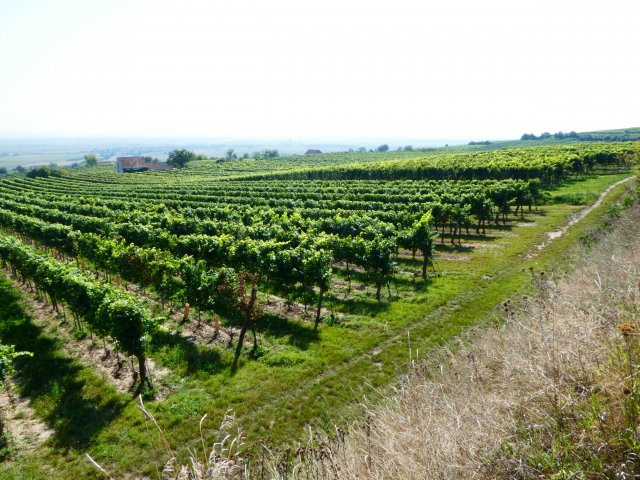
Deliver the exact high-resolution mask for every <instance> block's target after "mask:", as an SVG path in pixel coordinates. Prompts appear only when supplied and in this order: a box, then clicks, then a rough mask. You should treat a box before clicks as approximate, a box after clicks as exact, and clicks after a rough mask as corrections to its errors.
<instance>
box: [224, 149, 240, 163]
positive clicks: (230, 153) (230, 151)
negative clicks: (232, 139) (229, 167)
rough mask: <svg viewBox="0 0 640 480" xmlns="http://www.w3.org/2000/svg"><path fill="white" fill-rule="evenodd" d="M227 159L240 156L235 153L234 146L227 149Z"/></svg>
mask: <svg viewBox="0 0 640 480" xmlns="http://www.w3.org/2000/svg"><path fill="white" fill-rule="evenodd" d="M226 155H227V159H229V160H232V159H234V158H238V156H237V155H236V154H235V153H234V150H233V148H230V149H229V150H227V153H226Z"/></svg>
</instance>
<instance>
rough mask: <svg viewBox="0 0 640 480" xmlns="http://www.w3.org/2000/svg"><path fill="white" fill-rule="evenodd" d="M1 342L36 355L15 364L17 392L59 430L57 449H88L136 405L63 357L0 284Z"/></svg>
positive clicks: (17, 299)
mask: <svg viewBox="0 0 640 480" xmlns="http://www.w3.org/2000/svg"><path fill="white" fill-rule="evenodd" d="M0 320H2V321H1V322H0V339H2V341H3V342H6V343H10V344H12V345H15V347H16V349H17V350H26V351H29V352H32V353H33V357H21V358H19V359H18V361H17V362H16V367H17V376H16V380H17V383H18V387H19V390H20V392H21V394H22V395H25V396H27V397H28V398H29V399H30V400H31V405H32V406H33V407H34V409H35V410H36V412H37V413H38V415H39V416H40V417H41V418H42V419H43V420H44V421H45V422H46V423H47V425H48V426H49V427H51V428H52V429H53V430H54V431H55V435H54V436H53V442H54V444H55V445H56V446H57V447H61V448H64V449H67V448H84V447H86V446H88V445H89V444H90V443H91V440H92V439H93V438H94V437H95V436H96V435H97V434H98V433H99V432H100V431H101V430H102V429H103V428H104V427H105V426H107V425H108V424H109V423H110V422H111V420H113V419H114V418H115V417H116V416H117V415H118V414H119V413H120V412H121V411H122V409H123V408H125V407H126V405H127V404H128V403H129V402H130V401H131V400H132V399H131V398H127V397H126V396H124V395H120V394H118V393H117V392H116V391H115V389H114V388H113V387H111V386H109V385H107V384H106V383H105V382H104V380H102V379H101V378H99V377H97V376H96V375H95V374H94V373H93V372H92V371H91V370H90V369H89V368H87V367H83V366H82V365H80V364H79V363H77V362H76V361H75V360H73V359H72V358H70V357H68V356H66V354H65V353H64V352H63V350H62V348H61V345H60V341H59V340H56V339H55V338H52V337H49V336H48V335H46V334H45V333H44V332H43V331H42V329H41V328H40V327H38V326H37V325H35V324H34V323H33V321H32V319H31V318H30V317H29V316H28V315H27V314H26V313H25V312H24V310H23V309H22V306H21V305H20V297H19V295H18V294H17V293H16V292H15V291H14V290H13V289H12V287H11V285H10V284H8V283H7V282H6V281H4V280H1V279H0Z"/></svg>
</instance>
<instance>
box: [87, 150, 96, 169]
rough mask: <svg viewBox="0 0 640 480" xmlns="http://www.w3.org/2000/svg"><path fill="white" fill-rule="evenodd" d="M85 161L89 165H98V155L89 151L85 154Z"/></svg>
mask: <svg viewBox="0 0 640 480" xmlns="http://www.w3.org/2000/svg"><path fill="white" fill-rule="evenodd" d="M84 163H85V165H86V166H87V167H95V166H97V165H98V157H96V156H95V155H94V154H93V153H87V154H86V155H85V156H84Z"/></svg>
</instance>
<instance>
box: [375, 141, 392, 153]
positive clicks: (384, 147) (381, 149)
mask: <svg viewBox="0 0 640 480" xmlns="http://www.w3.org/2000/svg"><path fill="white" fill-rule="evenodd" d="M388 151H389V145H387V144H386V143H384V144H382V145H380V146H379V147H378V148H376V152H388Z"/></svg>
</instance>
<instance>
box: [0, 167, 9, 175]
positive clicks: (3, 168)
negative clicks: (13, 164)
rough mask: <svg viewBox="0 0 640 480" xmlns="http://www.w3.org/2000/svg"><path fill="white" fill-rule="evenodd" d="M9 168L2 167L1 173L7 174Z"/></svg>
mask: <svg viewBox="0 0 640 480" xmlns="http://www.w3.org/2000/svg"><path fill="white" fill-rule="evenodd" d="M6 174H7V169H6V168H5V167H2V168H0V175H6Z"/></svg>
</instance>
